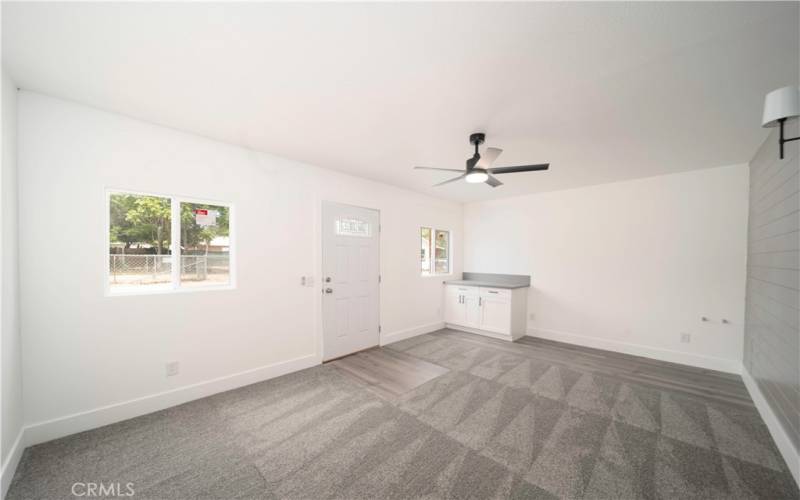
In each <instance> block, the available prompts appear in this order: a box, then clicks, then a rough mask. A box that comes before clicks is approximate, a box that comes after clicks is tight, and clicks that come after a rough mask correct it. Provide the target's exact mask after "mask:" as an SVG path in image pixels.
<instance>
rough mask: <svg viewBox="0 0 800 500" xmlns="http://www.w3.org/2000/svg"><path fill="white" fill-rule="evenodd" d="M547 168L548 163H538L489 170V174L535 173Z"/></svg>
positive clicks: (548, 166)
mask: <svg viewBox="0 0 800 500" xmlns="http://www.w3.org/2000/svg"><path fill="white" fill-rule="evenodd" d="M548 168H550V164H549V163H540V164H538V165H519V166H516V167H497V168H490V169H489V172H491V173H493V174H513V173H516V172H536V171H538V170H547V169H548Z"/></svg>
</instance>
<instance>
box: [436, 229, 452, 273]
mask: <svg viewBox="0 0 800 500" xmlns="http://www.w3.org/2000/svg"><path fill="white" fill-rule="evenodd" d="M435 266H436V274H447V273H449V272H450V232H449V231H439V230H437V231H436V264H435Z"/></svg>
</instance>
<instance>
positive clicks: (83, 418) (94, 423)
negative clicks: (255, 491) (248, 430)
mask: <svg viewBox="0 0 800 500" xmlns="http://www.w3.org/2000/svg"><path fill="white" fill-rule="evenodd" d="M321 362H322V360H321V359H320V357H319V356H317V355H310V356H302V357H299V358H295V359H290V360H288V361H283V362H281V363H275V364H272V365H266V366H261V367H258V368H253V369H251V370H247V371H243V372H239V373H234V374H232V375H226V376H224V377H219V378H216V379H213V380H208V381H205V382H200V383H197V384H192V385H188V386H185V387H178V388H176V389H171V390H169V391H164V392H160V393H157V394H152V395H149V396H144V397H141V398H137V399H132V400H129V401H123V402H121V403H115V404H112V405H108V406H103V407H101V408H95V409H93V410H89V411H85V412H80V413H75V414H72V415H67V416H64V417H59V418H54V419H52V420H47V421H44V422H37V423H35V424H30V425H28V426H26V427H25V439H24V443H25V446H32V445H35V444H39V443H44V442H45V441H50V440H52V439H57V438H60V437H64V436H68V435H70V434H75V433H76V432H82V431H86V430H89V429H95V428H97V427H102V426H104V425H108V424H113V423H114V422H119V421H122V420H127V419H129V418H133V417H138V416H140V415H145V414H147V413H152V412H154V411H159V410H163V409H165V408H169V407H171V406H176V405H180V404H183V403H187V402H189V401H194V400H195V399H200V398H204V397H206V396H211V395H212V394H217V393H220V392H224V391H229V390H231V389H236V388H238V387H242V386H245V385H250V384H254V383H256V382H261V381H264V380H267V379H271V378H275V377H279V376H281V375H286V374H287V373H292V372H296V371H299V370H303V369H305V368H310V367H312V366H315V365H318V364H320V363H321Z"/></svg>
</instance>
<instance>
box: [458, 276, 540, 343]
mask: <svg viewBox="0 0 800 500" xmlns="http://www.w3.org/2000/svg"><path fill="white" fill-rule="evenodd" d="M527 296H528V289H527V288H516V289H503V288H488V287H477V286H464V285H447V286H446V287H445V301H444V302H445V311H444V321H445V323H446V324H447V326H449V327H452V328H456V329H460V330H465V331H468V332H472V333H480V334H484V335H489V336H491V337H497V338H503V339H507V340H516V339H518V338H519V337H521V336H523V335H525V329H526V316H527V302H528V301H527Z"/></svg>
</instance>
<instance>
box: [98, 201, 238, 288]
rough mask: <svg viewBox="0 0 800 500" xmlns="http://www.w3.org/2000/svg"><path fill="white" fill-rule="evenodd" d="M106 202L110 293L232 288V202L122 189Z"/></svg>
mask: <svg viewBox="0 0 800 500" xmlns="http://www.w3.org/2000/svg"><path fill="white" fill-rule="evenodd" d="M106 203H107V206H106V213H107V214H108V223H107V224H106V252H107V255H108V259H107V267H106V293H107V294H108V295H128V294H141V293H158V292H170V291H187V290H208V289H222V288H232V287H233V285H234V272H233V271H234V266H233V263H234V262H233V250H234V243H233V231H232V227H233V226H232V216H233V207H232V205H231V204H229V203H222V202H210V201H205V200H195V199H191V198H184V197H179V196H168V195H157V194H147V193H136V192H129V191H120V190H107V191H106Z"/></svg>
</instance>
